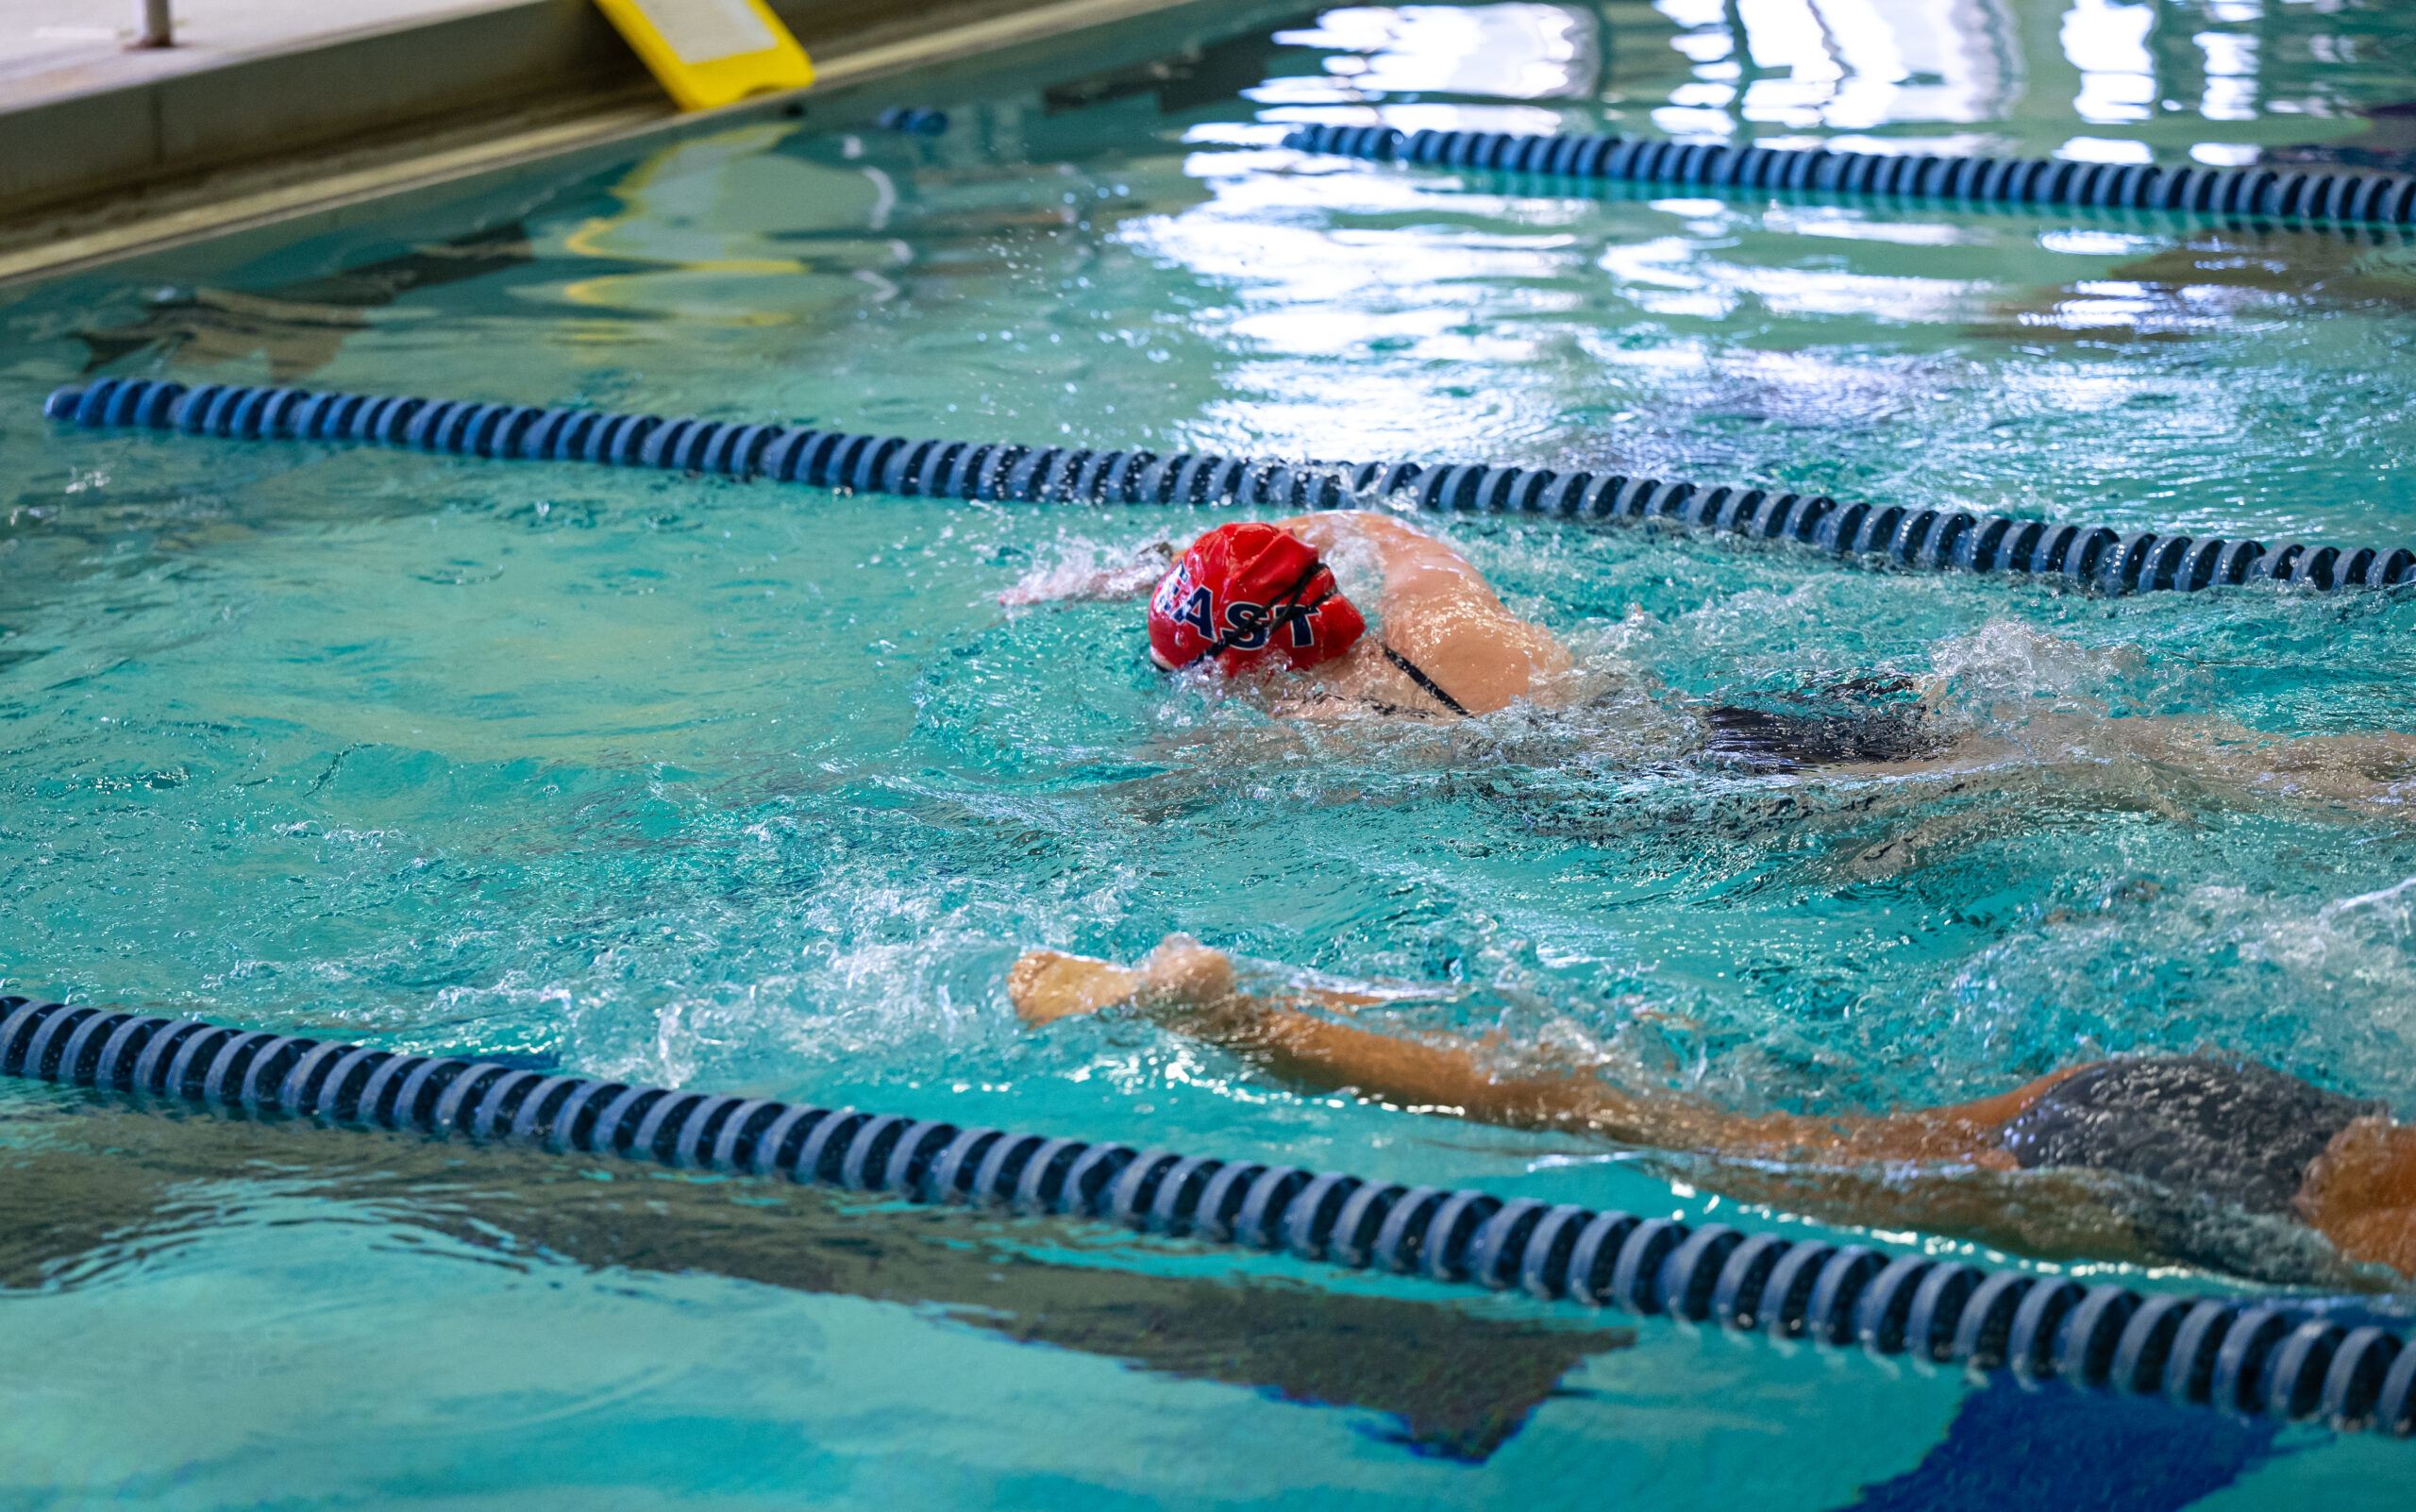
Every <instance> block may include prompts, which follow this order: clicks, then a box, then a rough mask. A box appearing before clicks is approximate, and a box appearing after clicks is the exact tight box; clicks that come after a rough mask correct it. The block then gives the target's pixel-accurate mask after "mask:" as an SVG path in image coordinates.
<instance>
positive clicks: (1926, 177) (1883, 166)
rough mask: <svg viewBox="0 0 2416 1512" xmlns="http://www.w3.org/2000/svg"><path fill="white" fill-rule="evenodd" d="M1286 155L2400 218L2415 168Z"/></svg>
mask: <svg viewBox="0 0 2416 1512" xmlns="http://www.w3.org/2000/svg"><path fill="white" fill-rule="evenodd" d="M1284 146H1286V147H1289V148H1292V149H1293V150H1295V151H1298V152H1316V153H1326V154H1332V155H1334V156H1338V157H1345V158H1365V159H1367V160H1371V161H1375V162H1404V163H1417V164H1419V165H1422V166H1427V167H1436V168H1480V169H1495V170H1499V171H1501V172H1503V173H1528V174H1544V175H1550V176H1559V177H1568V178H1600V179H1609V180H1615V181H1625V182H1630V183H1642V184H1679V185H1686V186H1694V187H1700V188H1704V189H1742V190H1760V191H1783V190H1797V191H1807V192H1810V193H1839V194H1877V195H1883V196H1889V197H1894V198H1899V199H1921V200H1935V201H1942V202H1949V203H1966V204H1979V205H2014V206H2039V207H2055V206H2089V207H2093V208H2096V209H2101V210H2173V211H2180V212H2185V213H2186V212H2197V213H2201V214H2209V215H2248V216H2262V217H2268V218H2271V219H2274V220H2281V221H2341V222H2347V223H2351V224H2381V225H2387V226H2406V225H2408V224H2410V223H2411V222H2416V177H2411V176H2408V175H2406V174H2390V173H2346V172H2341V171H2339V170H2335V169H2330V168H2323V167H2316V168H2307V169H2290V168H2273V167H2247V168H2207V167H2202V166H2197V165H2194V164H2193V165H2191V166H2190V167H2186V168H2162V167H2158V166H2156V164H2154V163H2120V162H2072V161H2066V160H2062V159H2055V158H1962V157H1931V156H1925V155H1922V154H1920V153H1877V152H1830V151H1828V150H1826V149H1825V148H1820V147H1813V148H1808V149H1795V148H1787V147H1731V146H1726V145H1709V144H1704V143H1678V142H1655V141H1647V140H1646V139H1644V138H1641V137H1620V136H1600V137H1576V136H1527V135H1522V134H1519V133H1515V132H1508V131H1418V132H1401V131H1397V130H1395V129H1394V128H1392V127H1391V126H1301V127H1300V128H1299V129H1297V130H1295V131H1293V132H1291V133H1290V134H1289V135H1287V136H1285V137H1284Z"/></svg>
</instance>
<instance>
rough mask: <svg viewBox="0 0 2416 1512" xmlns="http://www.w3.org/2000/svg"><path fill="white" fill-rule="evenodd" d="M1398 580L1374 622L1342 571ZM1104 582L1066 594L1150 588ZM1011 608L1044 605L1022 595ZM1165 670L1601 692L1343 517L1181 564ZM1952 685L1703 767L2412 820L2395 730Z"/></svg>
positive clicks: (1429, 715) (1457, 570)
mask: <svg viewBox="0 0 2416 1512" xmlns="http://www.w3.org/2000/svg"><path fill="white" fill-rule="evenodd" d="M1346 552H1347V553H1349V554H1350V555H1351V557H1353V558H1354V559H1356V560H1358V561H1362V562H1370V563H1373V565H1374V566H1375V567H1376V568H1377V569H1378V570H1379V571H1380V572H1381V574H1382V579H1383V581H1382V586H1381V588H1380V589H1379V590H1378V592H1377V595H1376V598H1375V604H1374V608H1375V614H1374V616H1373V618H1374V619H1375V621H1376V622H1377V624H1376V628H1373V629H1371V627H1370V624H1369V616H1367V614H1365V613H1362V611H1361V609H1360V607H1359V606H1358V605H1357V604H1354V603H1353V602H1352V601H1351V599H1350V598H1349V597H1348V596H1345V595H1344V593H1343V592H1342V589H1341V586H1340V584H1339V583H1338V582H1337V581H1336V580H1335V578H1334V571H1333V568H1332V566H1331V565H1330V564H1329V562H1328V559H1329V558H1333V557H1336V556H1339V555H1341V554H1344V553H1346ZM1139 586H1140V584H1139V583H1138V582H1136V581H1135V580H1134V579H1133V577H1131V576H1130V575H1127V574H1121V573H1118V574H1102V575H1100V578H1099V581H1098V582H1097V583H1096V584H1093V585H1090V586H1088V587H1084V588H1078V589H1076V590H1074V591H1073V592H1072V593H1070V594H1067V595H1065V596H1072V597H1086V598H1099V597H1113V596H1123V595H1125V594H1127V593H1131V592H1133V591H1136V590H1137V589H1138V587H1139ZM1002 600H1003V601H1007V602H1014V603H1023V602H1029V601H1032V600H1031V599H1030V598H1029V597H1027V596H1023V595H1020V594H1010V595H1006V596H1002ZM1148 635H1149V660H1150V661H1151V663H1153V664H1155V665H1156V666H1158V667H1159V668H1160V669H1162V670H1165V671H1169V672H1182V671H1191V670H1194V669H1209V668H1213V669H1215V670H1216V671H1217V672H1221V673H1224V674H1227V675H1229V676H1233V677H1234V678H1235V686H1236V687H1237V688H1242V689H1245V690H1248V691H1249V692H1250V694H1251V695H1253V696H1256V697H1265V698H1267V700H1268V704H1267V706H1268V709H1269V712H1270V713H1272V714H1276V715H1277V716H1279V717H1284V718H1300V719H1319V720H1334V719H1352V718H1375V719H1384V720H1393V721H1417V722H1451V721H1458V720H1465V719H1472V718H1478V717H1481V716H1484V715H1486V714H1497V713H1500V712H1501V711H1502V710H1505V709H1509V708H1511V707H1512V706H1513V705H1522V706H1525V707H1528V708H1531V709H1552V708H1558V707H1562V706H1565V705H1568V704H1569V703H1571V702H1574V701H1576V700H1579V699H1581V698H1586V697H1596V696H1599V695H1600V693H1601V691H1602V690H1601V688H1600V685H1599V682H1600V680H1599V679H1595V680H1588V679H1587V678H1585V677H1581V676H1578V675H1576V674H1577V672H1578V667H1577V660H1576V658H1575V656H1574V655H1573V654H1572V653H1571V652H1570V651H1569V647H1567V646H1565V645H1563V644H1562V643H1561V641H1560V640H1559V639H1558V638H1557V637H1556V636H1554V635H1553V634H1552V631H1551V630H1547V629H1545V628H1544V627H1543V626H1541V625H1537V624H1535V623H1534V622H1533V621H1531V620H1527V619H1524V618H1521V617H1520V616H1519V615H1518V614H1517V613H1513V612H1512V611H1511V610H1510V609H1509V607H1508V606H1507V605H1505V604H1504V603H1503V602H1502V597H1501V596H1500V595H1499V594H1497V593H1496V592H1495V591H1494V589H1493V587H1492V585H1491V584H1490V583H1488V582H1486V581H1485V577H1484V575H1483V574H1482V573H1480V572H1478V571H1477V569H1476V568H1475V567H1474V566H1473V565H1472V564H1470V563H1468V560H1467V559H1466V558H1465V557H1463V556H1461V555H1460V554H1459V553H1458V552H1457V551H1454V550H1452V549H1451V546H1448V545H1446V544H1445V543H1443V542H1441V541H1438V540H1436V539H1435V537H1433V536H1431V535H1428V534H1426V533H1425V532H1424V531H1422V530H1420V529H1417V528H1416V527H1414V526H1412V525H1410V524H1408V523H1407V522H1405V521H1402V520H1401V519H1397V518H1395V517H1394V516H1392V515H1390V514H1384V513H1379V512H1368V511H1360V510H1334V511H1327V512H1320V513H1316V514H1304V515H1299V516H1296V517H1294V518H1291V519H1287V520H1281V521H1277V522H1275V523H1273V524H1262V523H1256V522H1251V523H1243V524H1232V525H1222V526H1218V527H1216V528H1215V529H1211V530H1209V531H1207V532H1206V533H1204V534H1202V535H1201V536H1200V537H1199V538H1198V539H1197V540H1195V541H1193V542H1192V543H1191V544H1190V546H1188V547H1187V548H1186V549H1184V550H1183V552H1181V553H1180V554H1179V556H1178V557H1177V558H1176V560H1175V562H1174V563H1173V565H1172V566H1171V567H1170V568H1169V569H1167V570H1166V572H1165V574H1164V575H1163V577H1161V578H1160V579H1159V580H1158V582H1157V586H1156V588H1155V589H1154V590H1153V591H1151V592H1150V594H1149V609H1148ZM1944 682H1945V680H1943V679H1927V680H1917V679H1914V678H1908V677H1893V676H1887V675H1882V674H1872V675H1866V676H1862V677H1855V678H1846V679H1839V680H1830V681H1828V682H1827V683H1825V684H1822V685H1807V686H1806V687H1804V688H1803V689H1800V690H1798V691H1796V692H1794V693H1791V694H1782V695H1776V696H1763V695H1756V696H1755V697H1754V698H1753V706H1743V705H1731V704H1720V703H1704V702H1690V703H1688V704H1686V706H1685V714H1686V717H1687V718H1689V719H1691V720H1692V721H1693V722H1694V724H1695V725H1697V726H1698V727H1700V734H1699V737H1698V738H1697V740H1696V749H1697V751H1698V753H1699V754H1700V755H1701V756H1702V757H1703V758H1706V759H1710V760H1713V761H1717V762H1720V763H1722V764H1728V765H1732V766H1737V767H1742V768H1744V769H1747V770H1749V771H1754V772H1761V773H1770V774H1786V773H1795V772H1804V771H1811V770H1816V769H1818V770H1824V771H1828V772H1831V773H1835V774H1839V775H1849V776H1850V775H1856V774H1863V775H1890V774H1910V773H1915V772H1922V771H1930V772H1941V773H1950V772H1952V773H1970V772H1973V771H1978V770H1982V769H1985V768H1989V767H1996V766H2002V765H2005V764H2048V765H2055V766H2063V767H2069V768H2072V769H2074V770H2076V771H2078V772H2081V773H2083V774H2085V775H2088V776H2089V777H2090V778H2091V779H2092V780H2094V773H2095V771H2096V770H2097V769H2101V768H2103V767H2105V766H2106V764H2107V763H2109V762H2126V763H2129V764H2132V765H2134V766H2136V765H2138V764H2147V765H2148V766H2150V767H2160V768H2169V769H2174V770H2178V771H2182V772H2187V773H2190V774H2192V775H2194V776H2197V777H2200V778H2210V779H2214V780H2217V781H2223V782H2225V783H2227V784H2230V785H2232V786H2235V787H2238V788H2240V789H2244V790H2247V791H2250V792H2255V793H2261V794H2274V795H2278V796H2283V797H2289V798H2301V799H2314V800H2317V801H2321V802H2330V803H2353V804H2357V805H2359V806H2363V807H2383V808H2392V809H2396V808H2399V807H2401V806H2404V804H2405V803H2406V801H2407V799H2408V797H2409V796H2410V795H2411V794H2416V738H2411V737H2410V736H2408V735H2407V734H2404V733H2400V732H2397V731H2380V732H2375V733H2373V734H2357V735H2295V736H2279V735H2273V734H2270V733H2266V732H2262V731H2253V730H2249V729H2246V728H2244V727H2241V726H2238V725H2234V724H2229V723H2226V722H2223V721H2219V720H2183V719H2173V718H2161V717H2144V716H2141V717H2126V718H2106V717H2092V716H2089V715H2086V714H2075V713H2072V712H2069V711H2062V712H2057V711H2039V710H2033V709H2027V708H2024V709H2021V710H2019V711H2013V712H2011V713H2010V714H2009V715H2008V717H2006V718H2005V719H2002V720H1998V721H1995V725H1996V728H1992V729H1989V730H1986V731H1971V730H1958V729H1953V728H1948V727H1947V724H1946V722H1945V721H1941V720H1940V719H1938V717H1937V715H1938V703H1939V702H1940V701H1941V699H1942V698H1943V696H1944V692H1945V688H1944Z"/></svg>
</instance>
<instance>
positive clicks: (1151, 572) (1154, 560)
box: [997, 541, 1178, 609]
mask: <svg viewBox="0 0 2416 1512" xmlns="http://www.w3.org/2000/svg"><path fill="white" fill-rule="evenodd" d="M1177 555H1178V553H1177V552H1176V550H1175V548H1174V544H1173V543H1172V542H1170V541H1154V542H1151V543H1150V544H1149V545H1148V546H1143V547H1141V548H1140V549H1139V550H1138V551H1136V552H1134V553H1133V557H1132V560H1130V561H1128V562H1122V563H1112V564H1110V565H1107V566H1099V565H1098V564H1096V563H1087V564H1086V563H1071V562H1068V563H1057V564H1055V565H1051V566H1043V567H1034V568H1033V569H1032V570H1031V571H1030V572H1027V573H1025V574H1024V575H1023V576H1022V577H1020V578H1018V579H1016V580H1015V583H1014V585H1013V586H1011V587H1008V588H1003V589H1001V590H999V592H998V595H997V597H998V602H999V604H1000V605H1002V606H1003V607H1005V608H1008V609H1025V608H1029V607H1031V606H1032V605H1033V604H1105V603H1114V602H1116V601H1117V600H1119V599H1126V598H1147V597H1148V596H1149V591H1150V590H1151V589H1153V588H1155V587H1157V585H1158V580H1159V579H1161V578H1163V577H1165V576H1166V568H1168V567H1169V566H1171V565H1173V564H1174V561H1175V558H1176V556H1177Z"/></svg>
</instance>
